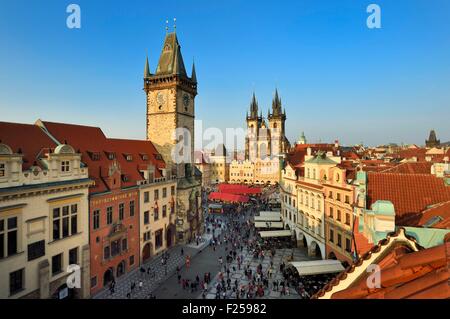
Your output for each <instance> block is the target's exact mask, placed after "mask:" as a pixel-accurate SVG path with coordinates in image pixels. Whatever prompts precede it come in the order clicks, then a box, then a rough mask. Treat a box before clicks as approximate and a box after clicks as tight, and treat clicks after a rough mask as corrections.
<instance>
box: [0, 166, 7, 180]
mask: <svg viewBox="0 0 450 319" xmlns="http://www.w3.org/2000/svg"><path fill="white" fill-rule="evenodd" d="M5 176H6V168H5V163H0V178H2V177H5Z"/></svg>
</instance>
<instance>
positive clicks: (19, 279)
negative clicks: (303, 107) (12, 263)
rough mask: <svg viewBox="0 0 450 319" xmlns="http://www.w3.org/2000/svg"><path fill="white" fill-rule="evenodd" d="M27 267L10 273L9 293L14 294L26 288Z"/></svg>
mask: <svg viewBox="0 0 450 319" xmlns="http://www.w3.org/2000/svg"><path fill="white" fill-rule="evenodd" d="M24 275H25V269H19V270H16V271H14V272H12V273H10V274H9V294H10V295H11V296H12V295H14V294H16V293H18V292H20V291H22V290H23V289H24V286H23V283H24V281H25V280H24Z"/></svg>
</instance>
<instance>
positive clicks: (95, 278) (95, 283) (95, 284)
mask: <svg viewBox="0 0 450 319" xmlns="http://www.w3.org/2000/svg"><path fill="white" fill-rule="evenodd" d="M95 286H97V276H95V277H92V278H91V288H94V287H95Z"/></svg>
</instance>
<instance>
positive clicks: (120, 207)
mask: <svg viewBox="0 0 450 319" xmlns="http://www.w3.org/2000/svg"><path fill="white" fill-rule="evenodd" d="M124 211H125V205H124V203H120V204H119V220H123V216H124Z"/></svg>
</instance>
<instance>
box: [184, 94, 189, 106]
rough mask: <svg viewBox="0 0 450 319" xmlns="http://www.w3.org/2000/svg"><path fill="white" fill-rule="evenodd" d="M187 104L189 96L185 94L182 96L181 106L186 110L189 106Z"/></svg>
mask: <svg viewBox="0 0 450 319" xmlns="http://www.w3.org/2000/svg"><path fill="white" fill-rule="evenodd" d="M189 102H190V98H189V95H187V94H185V95H183V104H184V108H185V109H187V107H188V106H189Z"/></svg>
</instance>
